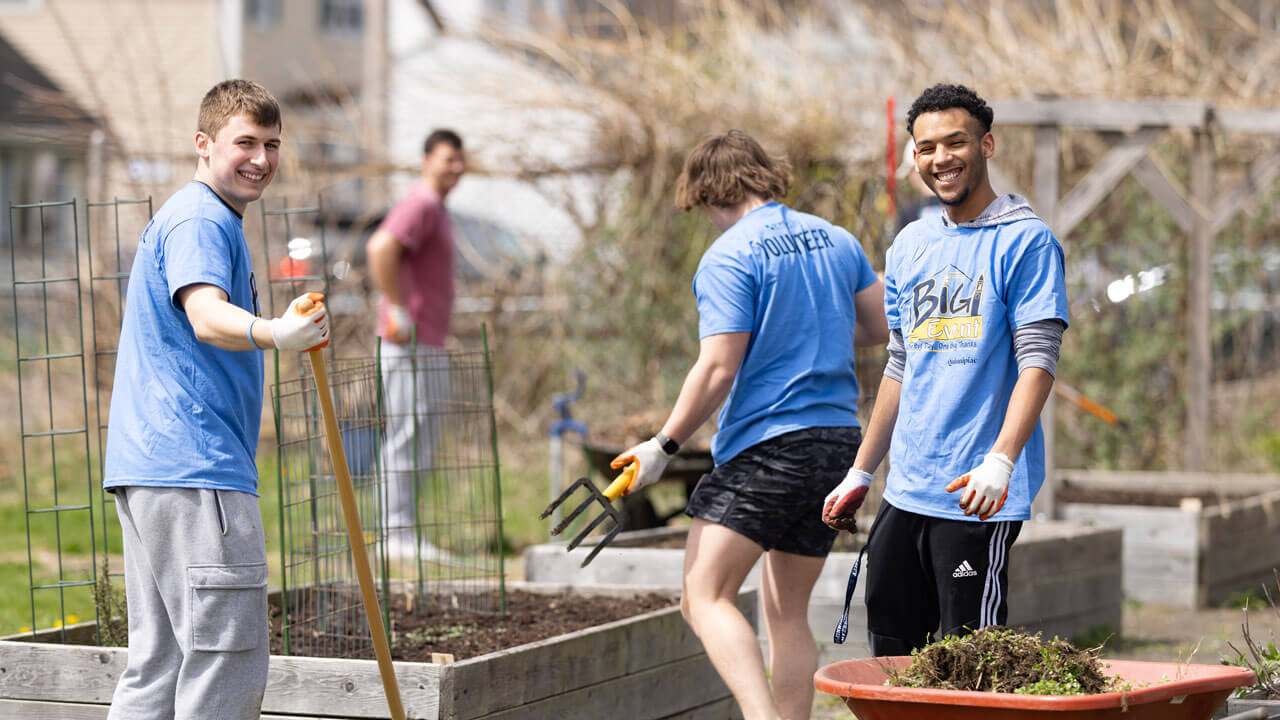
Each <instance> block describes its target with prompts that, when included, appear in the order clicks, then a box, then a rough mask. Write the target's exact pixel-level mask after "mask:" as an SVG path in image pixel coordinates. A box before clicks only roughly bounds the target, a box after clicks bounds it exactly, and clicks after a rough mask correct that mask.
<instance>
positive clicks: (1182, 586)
mask: <svg viewBox="0 0 1280 720" xmlns="http://www.w3.org/2000/svg"><path fill="white" fill-rule="evenodd" d="M1059 477H1060V478H1061V487H1060V488H1059V489H1058V491H1057V503H1058V514H1059V516H1060V517H1061V518H1062V519H1063V520H1067V521H1070V522H1077V523H1085V524H1089V525H1094V526H1098V527H1103V526H1112V527H1121V528H1124V594H1125V596H1126V597H1129V598H1132V599H1135V600H1140V601H1142V602H1148V603H1152V604H1159V605H1172V606H1176V607H1186V608H1201V607H1211V606H1215V605H1221V604H1222V603H1224V602H1226V601H1227V600H1228V599H1230V598H1231V596H1232V595H1233V594H1234V593H1237V592H1240V591H1243V590H1248V589H1249V588H1256V587H1258V586H1259V585H1261V584H1263V583H1266V582H1269V581H1271V580H1272V577H1273V576H1272V570H1273V569H1274V568H1277V567H1280V477H1276V476H1269V475H1207V474H1203V473H1136V472H1132V473H1128V472H1127V473H1104V472H1084V471H1078V470H1071V471H1068V470H1062V471H1059Z"/></svg>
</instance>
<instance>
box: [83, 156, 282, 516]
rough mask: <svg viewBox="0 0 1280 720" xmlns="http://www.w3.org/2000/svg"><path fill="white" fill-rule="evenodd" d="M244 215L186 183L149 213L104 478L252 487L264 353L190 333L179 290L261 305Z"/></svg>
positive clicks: (133, 278)
mask: <svg viewBox="0 0 1280 720" xmlns="http://www.w3.org/2000/svg"><path fill="white" fill-rule="evenodd" d="M252 270H253V268H252V264H251V262H250V258H249V247H248V245H247V244H246V243H245V238H244V226H243V222H242V221H241V219H240V216H239V215H237V214H236V212H235V211H234V210H232V209H231V208H230V207H229V206H227V205H226V204H225V203H224V202H223V201H222V200H221V199H220V198H219V197H218V196H217V195H216V194H214V192H213V190H211V189H210V188H209V187H208V186H206V185H204V184H203V183H199V182H192V183H191V184H189V185H187V186H186V187H184V188H182V189H181V190H179V191H178V192H176V193H174V195H173V197H171V198H169V200H168V202H166V203H165V204H164V205H163V206H162V207H161V208H160V210H159V211H158V212H157V213H156V214H155V217H153V218H152V219H151V222H150V223H149V224H148V225H147V228H146V230H144V231H143V233H142V239H141V240H140V241H139V242H138V253H137V255H136V256H135V257H134V260H133V269H132V270H131V272H130V275H129V287H128V290H127V292H126V295H125V311H124V322H123V324H122V326H121V328H120V350H119V354H118V355H117V357H116V374H115V384H114V385H113V387H112V394H111V414H110V416H109V420H108V428H107V452H106V459H105V461H104V480H103V486H104V487H107V488H113V487H125V486H134V485H145V486H150V487H185V488H203V489H210V490H238V491H242V492H247V493H253V494H255V495H256V494H257V488H258V469H257V465H256V464H255V462H254V457H255V455H256V454H257V447H258V425H259V423H260V421H261V416H262V380H263V376H262V353H261V352H259V351H256V350H247V351H231V350H223V349H220V348H217V347H214V346H213V345H210V344H208V343H203V342H200V341H199V340H197V339H196V336H195V333H194V331H193V330H192V328H191V322H190V320H188V318H187V315H186V313H185V312H183V310H182V308H180V307H178V305H177V293H178V291H179V290H181V289H182V288H184V287H187V286H188V285H193V284H196V283H206V284H209V285H215V286H217V287H219V288H222V290H223V291H225V292H226V293H227V296H228V298H229V299H230V302H232V303H233V304H235V305H238V306H240V307H242V308H244V309H245V310H248V311H249V312H252V313H255V314H256V313H257V304H258V303H257V293H256V289H255V287H254V280H253V273H252Z"/></svg>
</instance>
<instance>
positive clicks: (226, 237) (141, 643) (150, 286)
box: [103, 80, 329, 720]
mask: <svg viewBox="0 0 1280 720" xmlns="http://www.w3.org/2000/svg"><path fill="white" fill-rule="evenodd" d="M280 131H281V121H280V106H279V104H278V103H277V102H276V99H275V98H274V97H273V96H272V95H271V93H270V92H268V91H267V90H266V88H264V87H262V86H261V85H259V84H257V83H254V82H250V81H247V80H227V81H224V82H221V83H218V84H217V85H215V86H214V87H213V88H212V89H210V90H209V92H208V93H206V94H205V96H204V99H203V100H202V101H201V103H200V116H199V129H198V130H197V131H196V134H195V151H196V158H197V159H196V173H195V178H194V179H193V180H192V182H190V183H188V184H187V185H186V186H185V187H183V188H182V189H181V190H178V191H177V192H176V193H174V194H173V196H172V197H170V198H169V199H168V200H167V201H166V202H165V203H164V205H162V206H161V207H160V209H159V210H158V211H157V212H156V214H155V217H153V218H152V219H151V222H150V223H148V225H147V227H146V229H145V230H144V231H143V233H142V238H141V239H140V240H139V241H138V253H137V255H136V256H135V257H134V261H133V267H132V270H131V272H130V274H129V287H128V290H127V295H126V298H125V308H124V321H123V323H122V326H121V328H120V350H119V353H118V354H117V356H116V370H115V382H114V384H113V385H112V394H111V414H110V421H109V423H108V428H107V451H106V457H105V460H104V480H103V486H104V487H105V488H106V489H107V490H109V491H111V492H112V493H114V494H115V503H116V513H117V515H118V516H119V518H120V529H121V536H122V539H123V546H124V581H125V594H126V599H127V600H128V606H129V662H128V665H127V666H126V667H125V670H124V672H123V673H121V675H120V680H119V682H118V683H117V684H116V689H115V693H114V695H113V696H112V699H111V711H110V714H109V715H108V718H109V719H110V720H152V719H155V720H161V719H169V720H172V718H175V717H177V718H195V717H215V716H216V717H219V718H228V719H229V720H230V719H232V718H234V719H235V720H248V719H250V718H257V717H258V715H259V714H260V706H261V704H262V696H263V692H264V690H265V688H266V677H267V664H268V657H269V649H270V648H269V639H268V636H267V552H266V545H265V539H264V537H263V531H262V516H261V514H260V512H259V510H258V498H257V490H258V468H257V464H256V463H255V459H254V458H255V454H256V453H257V449H258V422H259V419H260V418H261V416H262V381H263V377H262V353H261V352H260V351H261V350H263V349H266V348H277V349H279V350H294V351H300V350H305V349H308V348H311V347H313V346H316V345H319V344H321V343H324V342H327V338H328V333H329V330H328V327H329V323H328V319H327V316H326V314H325V312H324V310H323V309H321V310H318V311H315V312H313V313H312V314H310V315H308V316H306V317H304V316H303V315H302V314H300V313H299V312H296V311H295V310H296V308H297V305H298V304H299V303H300V301H301V299H302V298H299V299H297V300H294V302H293V303H292V304H290V306H289V310H288V311H286V312H285V314H284V315H283V316H281V317H278V318H275V319H272V320H262V319H261V318H259V317H258V295H257V289H256V287H255V285H256V283H255V282H254V279H253V264H252V262H251V261H250V258H249V247H248V245H247V244H246V243H245V238H244V224H243V216H244V211H245V208H246V206H247V205H248V204H249V203H250V202H252V201H254V200H257V199H258V197H259V196H261V195H262V192H263V190H265V189H266V187H267V185H268V184H269V183H270V182H271V179H272V177H274V175H275V170H276V167H277V165H278V160H279V153H280V142H281V141H280Z"/></svg>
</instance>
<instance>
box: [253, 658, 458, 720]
mask: <svg viewBox="0 0 1280 720" xmlns="http://www.w3.org/2000/svg"><path fill="white" fill-rule="evenodd" d="M394 666H395V670H396V680H397V681H398V682H399V684H400V699H401V700H402V701H403V703H404V710H405V715H406V717H409V718H424V719H429V720H435V718H438V717H439V710H440V708H439V688H440V676H441V674H442V672H443V668H448V667H453V666H452V665H432V664H430V663H413V662H397V663H394ZM262 709H263V711H264V712H282V713H283V712H294V713H311V714H315V715H321V716H326V717H350V718H357V717H358V718H364V717H368V718H377V717H386V716H387V699H386V696H385V695H384V694H383V690H382V676H381V674H379V672H378V663H377V661H375V660H348V659H339V658H310V657H284V656H280V655H272V656H271V665H270V667H269V669H268V670H267V693H266V696H265V697H263V699H262Z"/></svg>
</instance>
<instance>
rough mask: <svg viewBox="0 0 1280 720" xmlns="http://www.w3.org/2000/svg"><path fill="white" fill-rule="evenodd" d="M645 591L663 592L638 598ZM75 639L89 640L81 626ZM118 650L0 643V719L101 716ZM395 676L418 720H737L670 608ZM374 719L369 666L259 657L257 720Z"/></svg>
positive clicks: (377, 692) (377, 702) (742, 602)
mask: <svg viewBox="0 0 1280 720" xmlns="http://www.w3.org/2000/svg"><path fill="white" fill-rule="evenodd" d="M508 588H512V589H523V590H530V591H534V592H542V593H561V592H565V591H566V590H568V591H572V592H575V593H578V594H582V595H594V596H619V595H626V594H634V593H636V592H637V591H638V589H637V588H600V587H594V588H593V587H582V586H579V587H576V588H568V587H566V586H564V585H553V584H544V583H538V584H526V583H509V584H508ZM649 591H655V592H666V593H670V589H661V588H660V589H656V590H655V589H652V588H650V589H644V592H649ZM672 597H673V599H674V595H672ZM738 604H739V607H741V608H742V609H743V612H744V613H745V614H746V615H747V617H748V618H749V619H750V620H751V621H752V623H753V624H754V622H755V617H756V614H755V613H756V611H755V608H756V604H757V603H756V598H755V593H754V591H749V592H744V593H743V594H742V595H740V596H739V600H738ZM77 631H78V632H83V633H85V636H88V637H91V635H92V628H91V627H90V628H88V630H87V632H86V631H85V629H84V628H78V629H77ZM50 639H52V638H50ZM126 653H127V651H126V650H125V649H123V648H101V647H94V646H90V645H66V644H52V643H41V642H30V641H20V640H14V639H6V640H2V641H0V717H2V718H6V720H8V719H10V718H12V719H13V720H50V719H52V718H59V719H60V720H101V719H102V718H105V717H106V716H107V706H108V703H109V702H110V700H111V693H112V691H113V690H114V688H115V685H116V681H117V679H118V678H119V676H120V673H121V672H122V671H123V670H124V667H125V660H126ZM395 668H396V675H397V677H398V679H399V682H400V689H401V694H402V696H403V700H404V706H405V711H406V713H407V715H408V717H410V718H420V719H423V720H468V719H473V718H486V719H490V720H514V719H515V718H520V720H526V719H536V718H547V719H550V720H569V719H571V718H583V719H584V720H585V719H587V718H592V719H595V718H603V717H616V718H631V719H635V720H659V719H662V718H667V719H670V720H675V719H677V718H679V719H681V720H702V719H704V718H705V719H707V720H710V719H711V718H714V719H715V720H721V719H722V718H727V717H739V716H740V715H739V714H738V710H737V706H736V705H735V704H734V703H733V700H732V697H731V696H730V694H729V690H728V688H726V687H725V685H724V683H723V682H721V680H720V678H719V676H718V675H716V672H715V669H714V668H713V667H712V666H711V662H710V661H709V660H708V659H707V656H706V654H705V653H704V652H703V650H702V645H701V644H700V643H699V642H698V640H697V638H696V637H695V636H694V635H693V633H692V632H691V631H690V630H689V628H688V626H687V625H686V624H685V622H684V618H682V617H681V615H680V608H679V606H678V604H673V605H672V606H670V607H667V608H663V609H661V610H656V611H653V612H649V613H645V614H643V615H638V616H636V617H632V618H627V619H624V620H618V621H616V622H611V623H607V624H604V625H599V626H597V627H593V628H590V629H587V630H580V631H577V632H572V633H568V634H565V635H561V636H558V637H554V638H551V639H548V640H541V641H538V642H533V643H529V644H526V645H521V646H518V647H514V648H510V649H507V650H501V651H498V652H492V653H488V654H485V655H480V656H478V657H474V658H470V659H466V660H460V661H458V662H454V663H451V664H431V663H420V662H397V663H395ZM386 716H387V705H386V700H385V698H384V697H383V694H382V684H381V681H380V679H379V676H378V668H377V663H376V662H375V661H373V660H346V659H327V658H305V657H285V656H278V655H273V656H272V657H271V666H270V671H269V675H268V680H267V693H266V697H265V699H264V702H263V715H262V717H263V718H265V719H266V720H285V719H288V720H298V719H299V718H379V717H383V718H384V717H386Z"/></svg>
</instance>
